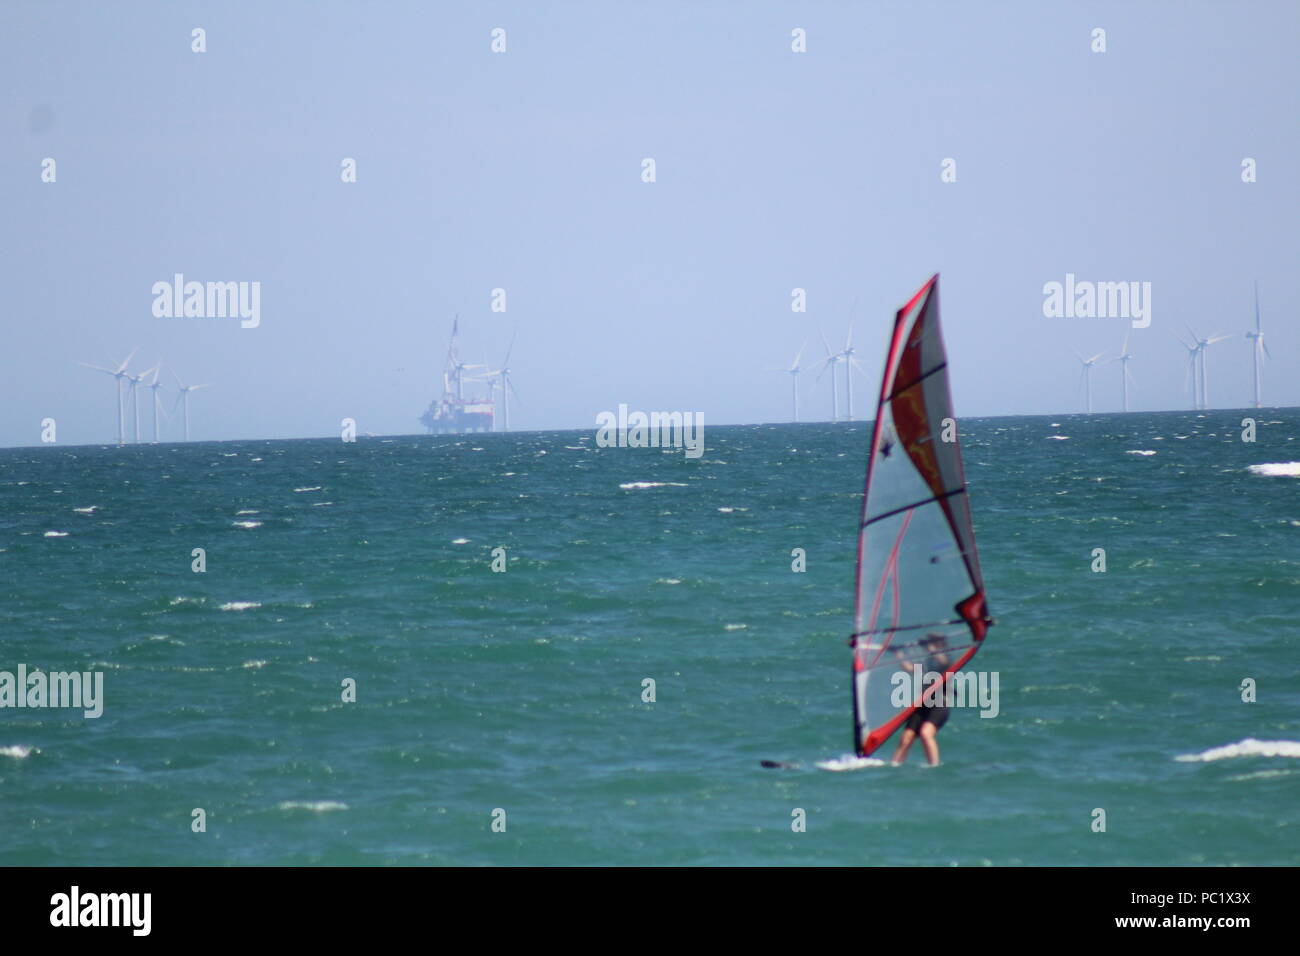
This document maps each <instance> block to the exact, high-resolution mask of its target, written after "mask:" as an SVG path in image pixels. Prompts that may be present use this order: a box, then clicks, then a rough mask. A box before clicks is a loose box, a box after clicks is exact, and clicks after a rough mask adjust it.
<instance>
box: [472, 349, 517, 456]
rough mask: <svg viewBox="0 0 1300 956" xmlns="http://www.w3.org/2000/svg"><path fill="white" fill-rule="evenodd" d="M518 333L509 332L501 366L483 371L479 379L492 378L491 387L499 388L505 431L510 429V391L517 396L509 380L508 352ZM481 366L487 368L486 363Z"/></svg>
mask: <svg viewBox="0 0 1300 956" xmlns="http://www.w3.org/2000/svg"><path fill="white" fill-rule="evenodd" d="M518 334H519V331H518V330H517V329H516V330H515V331H514V332H513V333H512V334H511V336H510V345H509V347H508V348H507V349H506V357H505V361H503V362H502V363H501V367H500V368H499V369H497V370H496V371H493V372H485V373H484V374H483V375H482V376H481V377H480V379H479V380H480V381H482V380H493V381H492V387H493V388H498V387H499V388H500V389H501V410H502V411H503V412H504V413H505V431H510V393H511V392H514V393H515V398H518V397H519V393H518V392H517V391H515V383H514V382H512V381H510V353H511V352H513V351H514V350H515V336H516V335H518ZM465 367H466V368H469V367H471V366H465ZM481 367H482V368H487V366H486V365H484V366H481Z"/></svg>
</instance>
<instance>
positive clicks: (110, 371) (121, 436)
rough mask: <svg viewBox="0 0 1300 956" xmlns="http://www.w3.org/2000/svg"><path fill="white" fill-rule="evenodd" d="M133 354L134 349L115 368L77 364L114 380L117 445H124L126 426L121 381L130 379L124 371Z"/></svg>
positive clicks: (84, 363)
mask: <svg viewBox="0 0 1300 956" xmlns="http://www.w3.org/2000/svg"><path fill="white" fill-rule="evenodd" d="M135 353H136V349H132V350H131V354H130V355H128V356H127V357H126V358H125V359H123V360H122V363H121V364H120V365H118V366H117V368H103V367H102V366H99V365H89V364H87V363H86V362H79V363H78V364H79V365H84V366H85V367H86V368H93V369H94V370H95V371H96V372H103V373H105V374H106V375H111V376H113V378H114V379H116V382H115V387H116V389H117V443H118V444H119V445H125V444H126V426H125V425H124V424H123V422H122V417H123V410H122V379H124V378H130V377H131V374H130V373H129V372H128V371H127V370H126V367H127V365H129V364H130V362H131V359H133V358H135Z"/></svg>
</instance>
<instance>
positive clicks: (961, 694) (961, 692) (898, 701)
mask: <svg viewBox="0 0 1300 956" xmlns="http://www.w3.org/2000/svg"><path fill="white" fill-rule="evenodd" d="M999 680H1000V677H999V673H998V671H957V672H955V673H953V674H950V675H949V676H948V680H947V681H946V682H945V681H944V679H943V674H941V673H939V672H937V671H924V672H923V671H922V669H921V668H920V667H912V669H911V672H910V673H909V672H908V671H906V670H901V671H895V672H894V674H893V676H892V677H891V678H890V683H891V684H893V687H894V689H893V692H892V693H891V694H890V698H889V702H890V703H891V704H893V705H894V706H895V707H897V708H898V709H899V710H902V709H904V708H906V707H911V706H912V705H913V704H914V703H916V702H917V701H918V700H920V701H921V704H922V706H925V707H978V708H979V710H980V716H981V717H996V716H997V715H998V713H999V711H1000V709H1001V708H1000V705H999V702H998V697H999V695H998V686H999Z"/></svg>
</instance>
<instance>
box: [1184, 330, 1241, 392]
mask: <svg viewBox="0 0 1300 956" xmlns="http://www.w3.org/2000/svg"><path fill="white" fill-rule="evenodd" d="M1185 328H1186V329H1187V331H1188V332H1189V333H1190V334H1191V336H1192V341H1194V342H1195V343H1196V351H1197V352H1198V353H1200V359H1201V408H1209V407H1210V386H1209V372H1208V370H1207V369H1206V366H1205V351H1206V349H1208V348H1209V347H1210V346H1211V345H1213V344H1214V343H1215V342H1222V341H1223V340H1224V339H1227V338H1231V336H1227V335H1221V334H1220V333H1218V332H1215V333H1214V334H1213V335H1211V336H1210V337H1209V338H1208V339H1203V338H1201V337H1200V336H1199V335H1197V334H1196V333H1195V332H1192V327H1191V326H1190V325H1186V326H1185Z"/></svg>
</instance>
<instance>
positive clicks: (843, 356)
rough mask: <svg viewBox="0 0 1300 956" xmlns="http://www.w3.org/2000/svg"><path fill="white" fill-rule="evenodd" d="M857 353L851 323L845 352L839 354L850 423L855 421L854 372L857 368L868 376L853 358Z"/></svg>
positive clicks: (845, 341) (845, 343)
mask: <svg viewBox="0 0 1300 956" xmlns="http://www.w3.org/2000/svg"><path fill="white" fill-rule="evenodd" d="M857 351H858V350H857V349H855V348H854V347H853V324H852V323H849V335H848V338H846V339H845V340H844V351H842V352H840V354H839V358H840V360H841V361H842V362H844V394H845V397H846V398H847V399H848V411H849V417H848V420H849V421H853V370H854V369H855V368H856V369H857V370H858V371H859V372H862V373H863V374H864V375H865V374H866V369H864V368H863V367H862V366H861V365H860V364H858V360H857V359H856V358H854V357H853V356H854V355H855V354H856V353H857Z"/></svg>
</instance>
